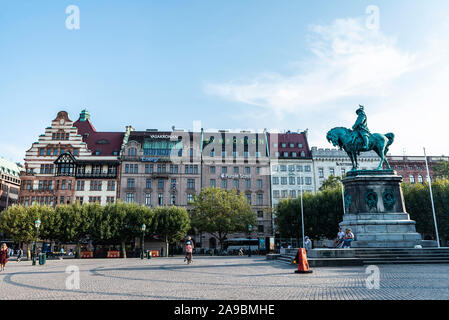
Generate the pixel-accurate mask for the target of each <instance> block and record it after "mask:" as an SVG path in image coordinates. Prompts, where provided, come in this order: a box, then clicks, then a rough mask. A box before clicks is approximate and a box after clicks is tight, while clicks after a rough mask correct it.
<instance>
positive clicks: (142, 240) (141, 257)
mask: <svg viewBox="0 0 449 320" xmlns="http://www.w3.org/2000/svg"><path fill="white" fill-rule="evenodd" d="M146 228H147V226H146V225H145V223H144V224H142V227H141V230H142V238H141V243H140V248H141V253H140V259H143V256H144V254H145V248H144V246H145V240H144V237H145V230H146Z"/></svg>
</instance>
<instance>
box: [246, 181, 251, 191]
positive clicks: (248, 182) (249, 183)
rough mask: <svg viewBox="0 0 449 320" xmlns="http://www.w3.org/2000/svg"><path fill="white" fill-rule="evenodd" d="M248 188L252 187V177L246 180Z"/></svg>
mask: <svg viewBox="0 0 449 320" xmlns="http://www.w3.org/2000/svg"><path fill="white" fill-rule="evenodd" d="M246 189H251V179H247V180H246Z"/></svg>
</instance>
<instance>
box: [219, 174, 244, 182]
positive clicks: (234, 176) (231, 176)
mask: <svg viewBox="0 0 449 320" xmlns="http://www.w3.org/2000/svg"><path fill="white" fill-rule="evenodd" d="M220 177H221V178H222V179H245V180H248V179H251V175H250V174H225V173H222V174H221V176H220Z"/></svg>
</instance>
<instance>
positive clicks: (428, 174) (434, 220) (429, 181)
mask: <svg viewBox="0 0 449 320" xmlns="http://www.w3.org/2000/svg"><path fill="white" fill-rule="evenodd" d="M423 149H424V158H425V159H426V170H427V183H428V184H429V191H430V201H431V203H432V212H433V222H434V223H435V233H436V236H437V244H438V248H440V237H439V236H438V225H437V217H436V214H435V205H434V203H433V194H432V182H431V179H430V172H429V164H428V163H427V155H426V148H423Z"/></svg>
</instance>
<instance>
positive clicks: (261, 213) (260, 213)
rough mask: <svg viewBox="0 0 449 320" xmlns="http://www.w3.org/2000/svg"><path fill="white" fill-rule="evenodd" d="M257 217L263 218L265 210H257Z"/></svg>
mask: <svg viewBox="0 0 449 320" xmlns="http://www.w3.org/2000/svg"><path fill="white" fill-rule="evenodd" d="M257 218H263V211H260V210H259V211H257Z"/></svg>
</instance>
